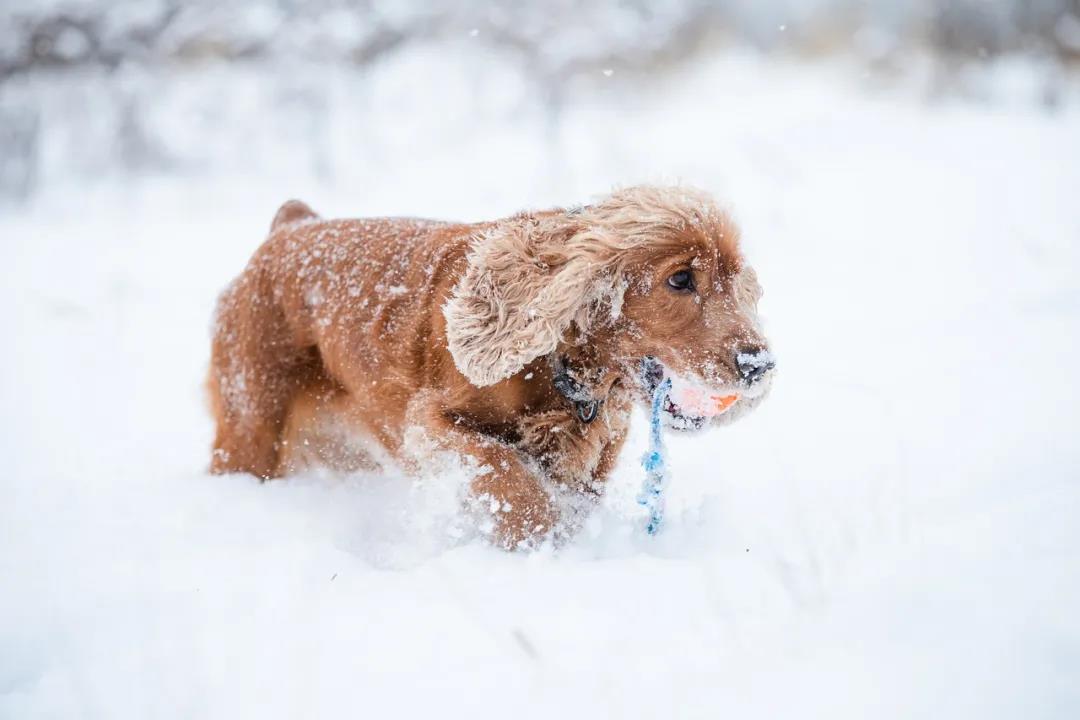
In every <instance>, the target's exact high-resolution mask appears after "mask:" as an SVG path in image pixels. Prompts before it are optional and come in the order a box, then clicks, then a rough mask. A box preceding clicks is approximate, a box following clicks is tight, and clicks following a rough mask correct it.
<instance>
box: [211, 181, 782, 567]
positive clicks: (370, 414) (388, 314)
mask: <svg viewBox="0 0 1080 720" xmlns="http://www.w3.org/2000/svg"><path fill="white" fill-rule="evenodd" d="M680 268H686V269H692V273H693V276H694V277H695V278H700V280H699V281H698V283H697V288H696V290H695V291H694V292H693V293H690V294H688V293H685V292H677V291H675V290H672V288H671V287H669V286H668V285H667V283H666V278H667V277H668V276H669V275H670V274H671V273H672V272H674V271H676V270H677V269H680ZM759 293H760V290H759V289H758V288H757V283H756V280H755V279H754V277H753V273H752V271H750V270H749V268H747V267H744V263H743V259H742V256H741V254H740V252H739V248H738V232H737V230H736V228H735V226H734V224H733V223H732V222H731V220H730V219H729V218H728V216H727V215H726V214H725V213H723V212H722V211H720V210H719V209H718V208H717V207H716V206H715V205H714V204H713V203H712V201H711V200H710V199H709V198H708V197H707V196H705V195H703V194H701V193H698V192H695V191H691V190H688V189H685V188H658V187H649V186H643V187H634V188H628V189H625V190H621V191H618V192H616V193H614V194H613V195H611V196H609V197H608V198H606V199H604V200H603V201H601V202H599V203H597V204H595V205H592V206H588V207H585V208H580V209H576V210H569V211H568V210H562V209H556V210H549V211H544V212H538V213H522V214H519V215H516V216H513V217H510V218H506V219H504V220H499V221H495V222H490V223H482V224H475V225H469V224H455V223H444V222H434V221H424V220H411V219H400V218H380V219H371V220H321V219H319V218H318V217H317V216H316V215H315V213H313V212H312V211H311V210H310V209H309V208H308V207H307V206H306V205H304V204H303V203H300V202H297V201H290V202H288V203H286V204H285V205H284V206H282V208H281V209H280V210H279V211H278V213H277V215H276V217H275V219H274V222H273V225H272V227H271V232H270V236H269V238H268V239H267V240H266V241H265V242H264V243H263V245H262V246H261V247H260V248H259V249H258V250H257V251H256V253H255V255H254V256H253V257H252V259H251V261H250V263H249V264H248V266H247V268H246V269H245V271H244V272H243V274H241V275H240V277H239V278H237V279H236V280H235V281H234V282H233V283H232V284H231V285H230V286H229V288H227V289H226V290H225V292H224V293H223V294H222V297H221V299H220V301H219V305H218V311H217V315H216V323H215V331H214V342H213V352H212V360H211V371H210V377H209V389H210V395H211V399H212V407H213V412H214V416H215V420H216V423H217V434H216V437H215V441H214V453H213V460H212V470H213V471H214V472H219V473H223V472H237V471H239V472H250V473H253V474H255V475H257V476H259V477H262V478H272V477H278V476H281V475H284V474H287V473H289V472H291V471H295V470H298V469H300V468H302V467H304V466H306V465H308V464H312V463H317V464H324V465H330V466H332V467H337V468H341V469H353V468H376V467H379V466H381V465H385V463H387V462H395V463H398V464H401V465H403V466H405V467H415V466H416V464H417V463H423V462H424V457H423V451H424V449H425V448H427V449H429V450H430V449H431V448H436V449H446V450H452V451H454V452H456V453H459V454H461V455H463V456H466V457H468V458H471V459H472V460H473V461H475V463H476V466H477V475H476V477H475V479H474V480H473V484H472V492H473V495H474V496H475V497H476V498H478V499H481V500H483V501H484V502H483V504H484V506H485V507H488V508H489V509H490V510H491V511H492V512H493V514H494V520H495V540H496V542H498V543H499V544H500V545H503V546H505V547H515V546H517V545H518V544H519V543H521V542H531V541H534V540H536V539H538V538H541V537H545V536H548V535H549V534H551V533H552V532H559V531H570V530H572V526H573V525H574V524H575V523H574V521H573V519H572V518H568V517H565V515H563V516H560V506H559V504H558V503H556V502H553V495H557V494H559V493H563V494H567V493H568V494H571V495H575V496H577V497H579V498H584V499H586V500H589V499H595V498H596V497H599V495H600V494H601V493H602V491H603V483H604V480H605V478H606V476H607V475H608V473H609V472H610V470H611V468H612V466H613V464H614V462H615V459H616V458H617V456H618V452H619V450H620V448H621V446H622V443H623V441H624V439H625V437H626V428H627V424H628V419H629V414H630V409H631V406H632V403H633V401H634V400H635V399H641V397H642V392H643V391H642V389H641V386H640V383H639V382H638V379H637V377H636V376H635V374H636V373H637V372H638V368H639V363H640V360H641V359H642V358H643V357H646V356H651V357H656V358H658V359H659V360H660V361H662V362H663V364H664V365H665V366H667V367H668V368H670V369H671V371H672V372H676V373H681V374H685V375H691V376H694V377H697V378H699V379H700V380H702V381H703V382H706V383H708V384H710V385H713V386H716V387H735V386H738V384H739V383H740V376H739V371H738V368H737V367H736V364H735V360H734V358H735V356H736V354H737V353H738V352H742V351H744V350H746V349H747V348H750V349H752V350H753V351H755V352H756V351H758V350H761V349H762V348H764V340H763V339H762V337H761V335H760V333H759V330H758V327H757V321H756V310H755V305H756V302H757V296H758V294H759ZM554 358H558V359H559V360H560V361H561V362H563V363H565V365H566V367H568V368H569V369H570V370H571V371H572V372H573V374H574V376H575V377H577V378H579V379H580V380H581V381H582V383H583V384H584V385H585V387H586V388H587V389H588V392H589V393H590V395H591V396H592V397H595V398H597V399H599V400H601V401H602V403H601V405H600V410H599V414H598V417H597V418H596V420H595V421H593V422H591V423H584V422H582V421H581V420H580V418H579V417H578V415H576V414H575V407H574V404H573V402H571V401H570V400H568V399H567V398H566V397H564V395H563V394H562V393H560V392H558V391H557V390H556V389H555V385H554V377H553V373H554V370H553V368H554V367H555V365H554V363H553V359H554ZM760 396H761V393H758V394H757V395H756V396H754V397H750V394H749V393H748V397H747V400H746V401H745V402H744V401H741V400H740V404H742V405H745V406H746V408H743V410H745V409H748V408H749V407H751V406H752V405H754V404H756V402H758V401H759V400H760ZM736 414H737V413H736ZM410 429H418V431H419V432H418V433H417V432H416V431H411V430H410ZM418 438H419V439H420V441H418ZM585 504H586V505H587V504H588V503H587V502H586V503H585Z"/></svg>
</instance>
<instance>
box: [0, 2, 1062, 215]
mask: <svg viewBox="0 0 1080 720" xmlns="http://www.w3.org/2000/svg"><path fill="white" fill-rule="evenodd" d="M733 54H734V55H739V56H743V57H745V58H752V59H753V61H754V62H759V61H760V60H761V59H763V58H769V59H772V60H775V61H778V62H783V63H788V64H806V63H809V64H821V63H823V62H837V63H841V64H843V65H844V66H845V69H846V71H847V73H846V74H847V75H848V76H849V77H850V79H851V80H852V81H853V82H855V83H856V84H858V85H860V86H862V87H863V88H864V89H866V90H868V91H871V92H880V91H882V90H884V89H887V88H893V87H895V86H897V85H903V86H906V87H908V88H909V89H910V90H911V91H912V92H913V93H915V94H916V95H917V96H918V97H920V98H921V99H923V100H926V101H940V100H942V99H944V98H955V97H962V98H969V99H972V100H976V101H980V102H1001V101H1003V100H1004V101H1021V102H1026V103H1030V104H1032V105H1035V106H1039V107H1042V108H1045V109H1046V110H1047V111H1048V112H1050V111H1053V110H1054V109H1055V108H1058V107H1059V106H1060V105H1061V104H1062V103H1065V102H1068V98H1070V97H1072V96H1073V95H1074V93H1075V88H1076V85H1077V82H1076V68H1077V66H1078V65H1080V5H1078V3H1077V2H1076V0H916V1H914V2H898V1H896V0H716V1H708V0H667V1H665V2H645V1H641V0H628V1H621V2H614V1H609V0H592V1H589V0H580V1H577V0H556V1H554V2H548V3H518V2H512V1H508V2H502V1H501V0H493V1H490V2H478V1H462V2H417V1H414V0H402V1H400V2H392V3H380V2H364V1H359V0H357V1H351V0H341V1H333V0H328V1H324V0H311V1H307V2H301V1H297V0H254V1H252V2H214V1H213V0H205V1H203V0H144V1H139V2H135V1H125V0H117V1H112V2H110V1H100V2H96V1H95V0H6V1H5V2H4V3H3V5H2V7H0V196H2V197H3V198H4V199H6V200H9V201H10V200H18V199H25V198H28V197H30V196H32V195H33V194H34V193H35V192H37V191H40V190H43V189H48V188H50V187H53V186H56V185H59V184H63V183H79V184H81V185H82V184H85V183H87V182H100V181H102V180H105V179H109V180H114V179H131V178H133V177H134V178H138V177H146V176H163V175H164V176H173V175H183V176H186V177H189V178H192V179H195V178H198V177H199V176H205V175H207V174H209V173H219V174H220V173H228V174H232V175H238V176H242V175H264V174H265V173H288V174H290V176H295V175H297V174H299V175H300V176H302V177H305V178H314V179H317V180H318V181H320V182H324V183H330V184H340V183H354V184H356V187H357V190H358V191H359V188H361V187H367V186H368V185H369V184H371V183H374V182H375V181H376V178H377V177H378V176H379V175H380V171H379V170H376V169H375V168H380V167H381V165H382V164H384V162H385V161H386V159H388V158H392V159H393V164H394V165H397V166H400V165H402V164H409V165H410V166H412V165H414V164H415V165H416V166H418V167H423V168H424V170H425V172H426V173H434V174H439V175H444V171H443V170H442V169H441V168H439V160H440V159H445V160H447V161H449V158H448V157H447V155H446V148H447V146H448V145H453V146H455V147H457V148H459V149H460V148H463V147H469V146H474V145H477V144H483V145H486V146H488V147H491V146H493V145H497V144H498V143H500V142H503V143H505V142H513V140H512V139H511V136H512V137H513V138H515V139H519V140H521V141H523V142H525V143H527V145H528V148H529V149H528V150H527V151H523V152H522V154H523V157H520V158H518V162H519V163H521V164H522V165H523V171H527V172H528V173H529V174H539V175H541V176H543V177H544V178H545V179H546V180H547V181H551V180H553V179H555V180H564V181H565V180H566V179H567V178H565V177H560V176H559V173H560V172H561V170H560V169H561V168H565V167H566V160H567V156H569V155H572V154H573V153H574V149H573V147H571V145H572V141H571V140H570V139H568V138H567V137H566V135H567V133H568V132H572V131H571V130H568V126H573V125H575V124H581V123H582V122H584V120H582V119H581V118H577V119H575V117H574V115H575V114H576V113H578V112H579V111H580V108H581V105H582V104H586V105H588V104H597V103H598V102H600V101H603V102H605V103H610V102H612V101H613V99H614V98H621V99H623V100H624V101H626V102H631V103H632V102H633V98H634V97H635V96H637V95H638V94H639V93H640V92H641V90H642V88H643V87H649V86H652V85H667V84H672V83H677V82H678V77H679V76H680V73H683V72H685V70H686V68H688V67H694V66H700V65H701V64H702V63H704V62H707V61H708V60H709V59H714V58H716V57H717V56H720V55H726V56H730V55H733ZM1018 64H1021V65H1024V66H1026V67H1025V68H1024V69H1018V68H1017V67H1016V66H1017V65H1018ZM747 72H748V71H747V69H746V68H742V67H729V68H725V69H720V70H718V72H717V73H715V74H714V75H712V76H711V77H710V78H708V81H704V80H701V79H699V80H698V87H697V89H698V91H699V92H701V93H702V94H703V95H708V94H711V93H713V92H715V85H716V84H724V83H726V82H728V81H735V82H738V81H740V80H741V79H744V78H745V75H746V74H747ZM1002 76H1007V77H1002ZM598 134H599V137H598V138H595V139H598V140H600V141H605V140H607V138H606V137H605V136H606V133H604V132H598ZM515 147H516V145H515ZM515 152H516V150H515ZM492 180H493V178H492ZM590 191H591V189H590Z"/></svg>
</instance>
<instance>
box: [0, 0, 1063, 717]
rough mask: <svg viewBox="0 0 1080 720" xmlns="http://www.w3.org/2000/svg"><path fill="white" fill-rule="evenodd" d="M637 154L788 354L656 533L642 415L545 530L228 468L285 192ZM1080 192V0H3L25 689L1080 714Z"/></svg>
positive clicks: (672, 448)
mask: <svg viewBox="0 0 1080 720" xmlns="http://www.w3.org/2000/svg"><path fill="white" fill-rule="evenodd" d="M638 182H684V183H688V184H692V185H696V186H699V187H701V188H703V189H705V190H706V191H708V192H710V193H712V194H714V195H715V196H716V197H717V198H718V199H719V201H720V202H721V203H723V204H724V205H726V206H727V207H728V208H730V210H731V212H732V213H733V215H734V217H735V218H736V220H737V222H738V223H739V224H740V226H741V228H742V238H743V247H744V250H745V252H746V255H747V257H748V259H749V261H750V262H751V263H752V264H753V265H754V267H755V269H756V270H757V273H758V275H759V277H760V278H761V281H762V284H763V286H764V288H765V296H764V298H763V300H762V303H761V312H762V318H763V321H764V324H765V330H766V332H767V334H768V335H769V337H770V341H771V345H772V348H773V350H774V351H775V354H776V355H777V358H778V362H779V368H778V375H777V379H776V383H775V386H774V389H773V392H772V395H771V397H770V398H769V399H768V401H767V402H765V403H764V404H763V405H762V407H761V408H760V409H759V410H757V411H756V412H755V413H753V414H752V415H751V416H750V417H748V418H746V419H745V420H741V421H740V422H739V423H737V424H734V425H733V426H731V427H730V428H724V429H723V430H720V431H716V432H713V433H709V434H706V435H701V436H690V437H686V436H674V435H672V436H670V437H668V439H667V443H668V449H669V467H670V470H671V476H672V479H671V484H670V487H669V489H668V490H667V491H666V493H667V498H668V510H669V515H668V518H667V520H666V526H665V530H664V532H663V533H662V534H661V535H660V536H658V537H656V538H650V537H647V536H645V535H644V533H643V532H642V522H643V518H642V510H641V508H640V507H639V506H638V505H637V503H636V502H635V498H636V495H637V493H638V490H639V489H640V487H641V482H642V470H641V468H640V465H639V458H640V457H641V455H642V453H643V452H644V450H645V448H646V439H645V433H644V427H645V423H644V422H643V420H644V418H643V417H637V418H636V422H635V425H634V429H633V432H632V434H631V436H630V438H629V440H628V443H627V446H626V448H625V450H624V453H623V456H622V458H621V460H620V464H619V466H618V468H616V470H615V472H614V473H613V475H612V477H611V479H610V481H609V485H608V490H607V492H606V495H605V497H604V500H603V503H602V505H601V507H600V508H599V509H598V510H597V512H596V514H595V515H594V517H593V518H592V519H591V520H590V522H589V523H588V525H587V526H586V527H585V529H584V530H583V532H582V534H581V536H580V537H579V538H578V539H577V541H576V542H575V543H574V544H573V545H572V546H571V547H568V548H564V549H563V550H562V551H561V552H559V553H552V552H550V550H548V551H544V552H540V553H537V554H535V555H533V556H528V557H526V556H522V555H512V556H508V555H505V554H502V553H499V552H497V551H493V550H491V549H490V548H489V547H487V546H486V545H485V544H484V542H483V540H482V539H480V538H477V537H476V533H475V532H473V529H472V527H471V526H469V525H467V524H463V523H462V521H461V518H460V517H459V515H458V508H459V504H458V502H459V495H460V493H462V492H464V488H465V486H466V483H467V482H468V477H467V475H468V473H467V472H466V471H465V469H463V468H461V467H458V466H455V465H453V464H452V463H450V464H448V465H447V466H445V467H438V468H432V469H431V472H430V473H428V475H426V476H425V477H423V478H419V479H418V478H412V477H409V478H405V477H398V476H394V475H393V474H392V473H389V474H386V475H379V476H373V475H365V474H362V473H360V474H355V475H349V476H345V477H341V476H333V475H328V474H320V473H312V474H310V475H306V476H302V477H296V478H290V479H288V480H287V481H283V482H275V483H267V484H264V485H260V484H259V483H258V482H257V481H255V480H254V479H253V478H250V477H246V476H236V477H216V476H215V477H211V476H209V475H208V474H207V472H206V467H207V463H208V459H209V446H210V440H211V434H212V428H211V425H210V419H209V415H208V413H207V410H206V407H205V404H204V395H203V386H202V385H203V380H204V378H205V374H206V370H207V363H208V355H209V335H210V329H209V328H210V322H211V316H212V312H213V305H214V301H215V298H216V297H217V294H218V293H219V292H220V291H221V289H222V288H223V287H225V285H226V284H227V283H228V282H229V281H230V280H231V279H232V278H233V277H235V276H236V275H237V273H239V272H240V270H241V269H242V268H243V266H244V264H245V263H246V262H247V260H248V258H249V257H250V255H251V253H252V252H253V251H254V250H255V248H256V247H258V245H259V243H261V242H262V240H263V239H264V238H265V235H266V232H267V229H268V228H269V225H270V220H271V218H272V217H273V215H274V212H275V210H276V209H277V208H278V207H279V206H280V205H281V203H282V202H284V201H285V200H286V199H288V198H290V197H299V198H302V199H303V200H305V201H307V202H308V203H309V204H310V205H311V206H312V207H313V208H315V209H316V210H317V211H319V212H320V213H322V214H323V215H325V216H327V217H341V216H353V217H355V216H378V215H417V216H427V217H438V218H447V219H461V220H481V219H491V218H497V217H500V216H504V215H507V214H510V213H513V212H516V211H518V210H520V209H523V208H537V207H550V206H552V205H556V204H558V205H573V204H576V203H581V202H588V201H589V200H590V199H592V198H594V197H596V196H598V195H602V194H604V193H606V192H607V191H608V190H609V189H610V188H612V187H613V186H615V185H626V184H632V183H638ZM1078 197H1080V4H1078V1H1077V0H1028V1H1027V2H1023V1H1021V0H997V1H996V2H992V1H989V0H985V1H984V0H914V1H913V2H900V1H899V0H718V1H717V2H705V1H703V0H669V1H667V2H653V3H649V2H642V1H638V0H631V1H626V2H611V1H606V0H598V1H594V2H584V1H575V0H554V1H552V2H544V3H519V2H511V1H505V2H504V1H502V0H492V1H491V2H460V3H448V2H421V1H414V0H401V1H400V2H378V3H377V2H359V1H358V2H347V1H342V2H334V1H325V2H324V1H322V0H311V1H310V2H300V1H299V0H276V1H275V0H252V1H250V2H220V1H213V0H190V1H187V2H180V1H178V0H145V1H141V2H129V1H124V0H116V1H112V2H108V1H105V0H59V1H58V0H39V1H37V2H31V1H30V0H0V250H2V251H3V255H2V258H0V338H3V339H4V347H3V352H0V458H3V462H4V464H3V466H2V468H0V718H4V719H6V718H19V719H20V720H25V719H26V718H37V717H42V718H54V717H63V718H71V717H80V718H94V717H101V718H109V719H110V720H115V719H116V718H126V717H130V718H140V719H141V718H147V717H155V718H166V717H176V718H192V717H200V718H213V717H222V718H226V717H227V718H235V717H247V716H250V715H252V714H254V713H253V709H256V710H257V711H258V712H259V714H260V716H262V717H282V718H295V717H319V716H327V717H332V716H340V715H345V714H348V715H361V714H371V713H372V712H375V714H376V715H380V714H391V713H392V714H394V715H401V716H405V717H410V716H414V715H415V716H419V715H420V714H421V713H422V714H423V715H425V716H428V715H432V714H436V713H437V714H438V716H439V717H446V718H454V717H465V718H469V719H470V720H476V719H477V718H481V717H489V716H498V717H506V716H508V715H509V716H512V717H522V718H529V717H537V718H540V717H542V718H550V717H553V716H557V717H596V718H600V717H619V718H632V717H669V716H675V717H680V718H681V717H701V718H709V719H710V720H711V719H713V718H716V717H735V718H754V717H762V718H775V717H830V718H837V719H838V720H841V719H843V718H853V719H856V718H858V719H860V720H861V719H862V718H867V717H873V718H911V717H948V718H968V717H971V718H980V719H986V718H996V717H1001V718H1016V717H1025V718H1068V719H1069V720H1072V719H1073V718H1076V717H1080V613H1077V611H1076V609H1077V608H1078V607H1080V523H1078V522H1077V518H1078V517H1080V470H1078V468H1080V443H1077V441H1076V438H1077V437H1078V432H1077V430H1078V428H1080V383H1078V382H1077V379H1076V377H1077V376H1076V368H1078V367H1080V202H1078V201H1077V198H1078ZM420 690H422V692H420Z"/></svg>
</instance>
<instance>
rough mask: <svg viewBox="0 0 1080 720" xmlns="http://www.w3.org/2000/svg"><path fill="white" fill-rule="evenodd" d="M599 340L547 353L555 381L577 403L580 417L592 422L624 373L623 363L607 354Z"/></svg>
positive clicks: (559, 390) (566, 346) (556, 387)
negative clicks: (598, 344) (597, 343)
mask: <svg viewBox="0 0 1080 720" xmlns="http://www.w3.org/2000/svg"><path fill="white" fill-rule="evenodd" d="M597 347H598V346H597V345H596V344H592V343H586V344H581V345H564V346H563V347H561V348H559V349H558V350H557V351H556V352H554V353H552V354H551V355H549V356H548V365H549V367H550V369H551V378H552V384H553V385H554V386H555V389H556V391H558V392H559V394H560V395H562V396H563V397H565V398H566V399H567V400H568V401H569V402H570V403H572V404H573V406H574V412H575V415H576V416H577V418H578V420H580V421H581V422H583V423H586V424H588V423H590V422H592V421H593V420H594V419H595V418H596V415H597V413H598V411H599V408H600V405H602V404H603V402H604V400H605V399H606V398H607V396H608V394H609V393H610V392H611V388H612V386H613V385H614V384H615V383H616V382H617V381H618V380H619V378H620V377H621V375H622V372H621V367H622V363H617V362H615V359H614V358H611V357H607V356H606V354H605V353H603V352H602V351H600V350H598V349H597Z"/></svg>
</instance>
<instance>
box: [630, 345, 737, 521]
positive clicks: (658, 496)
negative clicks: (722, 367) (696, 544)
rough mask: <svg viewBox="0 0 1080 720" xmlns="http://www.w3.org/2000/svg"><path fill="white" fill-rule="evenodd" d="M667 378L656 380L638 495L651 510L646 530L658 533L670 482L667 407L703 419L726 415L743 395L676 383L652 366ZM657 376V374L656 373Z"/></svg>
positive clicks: (641, 503) (687, 383)
mask: <svg viewBox="0 0 1080 720" xmlns="http://www.w3.org/2000/svg"><path fill="white" fill-rule="evenodd" d="M649 369H650V370H651V371H652V372H653V373H655V374H656V376H660V377H663V379H662V380H661V381H660V382H658V383H656V387H655V388H654V389H653V395H652V408H651V410H652V415H651V416H650V418H649V450H648V452H646V453H645V455H644V456H643V457H642V458H641V466H642V467H643V468H645V483H644V485H643V486H642V488H641V493H640V494H639V495H638V504H640V505H644V506H645V507H646V508H648V510H649V519H648V521H647V522H646V524H645V531H646V532H647V533H649V534H650V535H655V534H656V533H658V532H659V531H660V525H661V523H662V522H663V520H664V495H663V493H664V486H665V485H666V484H667V463H666V461H665V455H666V450H665V448H664V438H663V436H662V435H661V430H662V428H663V426H664V423H663V420H662V419H661V418H662V415H661V413H663V411H664V410H665V408H668V407H672V408H678V410H679V412H680V413H683V414H685V415H688V416H691V417H697V418H702V419H707V418H712V417H716V416H717V415H722V414H724V413H725V412H727V410H728V409H729V408H730V407H731V406H732V405H734V404H735V402H736V401H737V400H738V399H739V396H738V395H737V394H736V395H717V394H715V393H714V392H712V391H711V390H710V389H709V388H707V387H704V386H702V385H698V384H694V383H691V382H687V381H685V380H682V379H679V380H678V382H677V383H675V384H672V379H671V377H664V376H663V375H662V372H663V370H662V369H659V368H658V367H657V365H655V364H654V365H653V366H652V367H651V368H649ZM654 377H655V376H654Z"/></svg>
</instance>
